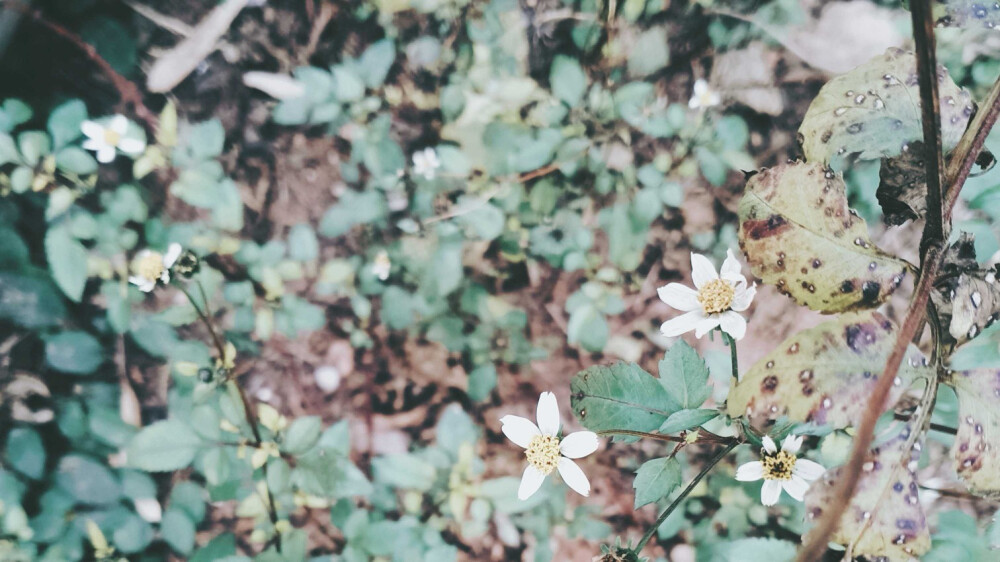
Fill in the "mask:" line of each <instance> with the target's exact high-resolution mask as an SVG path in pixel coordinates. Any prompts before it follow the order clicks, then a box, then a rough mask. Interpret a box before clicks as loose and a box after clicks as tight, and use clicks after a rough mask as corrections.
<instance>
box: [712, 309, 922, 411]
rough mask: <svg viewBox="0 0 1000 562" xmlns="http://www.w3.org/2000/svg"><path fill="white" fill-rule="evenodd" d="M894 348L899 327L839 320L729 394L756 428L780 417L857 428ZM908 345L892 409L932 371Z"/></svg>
mask: <svg viewBox="0 0 1000 562" xmlns="http://www.w3.org/2000/svg"><path fill="white" fill-rule="evenodd" d="M895 341H896V328H895V326H894V325H893V324H892V322H890V321H889V320H888V319H887V318H886V317H885V316H883V315H882V314H881V313H878V312H874V311H871V312H855V313H847V314H842V315H840V316H839V317H837V318H836V319H835V320H830V321H828V322H824V323H823V324H820V325H819V326H816V327H814V328H809V329H808V330H803V331H801V332H799V333H797V334H795V335H793V336H792V337H790V338H788V339H786V340H785V341H784V342H782V343H781V344H780V345H779V346H778V348H777V349H775V350H774V351H772V352H771V353H769V354H768V355H766V356H765V357H764V358H762V359H761V360H760V361H758V362H757V363H755V364H754V365H753V366H752V367H751V368H750V370H749V371H748V372H747V373H746V375H744V376H743V378H742V379H741V380H740V381H739V382H738V383H737V384H736V385H734V386H733V387H732V389H731V390H730V391H729V399H728V402H727V407H728V410H729V415H730V416H733V417H737V416H745V417H746V418H747V420H748V421H749V422H750V424H751V425H753V426H755V427H758V428H762V429H763V428H765V426H767V425H769V424H772V423H774V421H775V420H777V419H778V418H780V417H787V418H789V419H790V420H792V421H797V422H814V423H817V424H829V425H830V426H831V427H833V428H843V427H847V426H850V425H853V424H854V423H856V422H857V421H858V420H859V419H861V416H862V413H863V412H864V410H865V408H866V407H867V405H868V396H869V395H870V394H871V392H872V389H874V388H875V384H876V382H877V381H878V377H879V376H880V375H881V373H882V369H883V368H884V367H885V362H886V359H887V358H888V356H889V353H890V352H891V351H892V346H893V345H894V343H895ZM926 364H927V360H926V359H925V358H924V356H923V355H922V354H921V353H920V351H919V350H918V349H916V347H913V346H911V347H910V349H909V350H908V351H907V354H906V357H905V358H904V360H903V363H902V365H901V367H900V369H899V372H898V374H897V375H896V381H894V384H893V387H892V390H891V392H890V394H889V400H888V404H889V405H892V404H895V402H896V400H898V399H899V397H900V396H901V395H902V394H903V392H904V391H905V390H906V389H907V388H908V387H909V386H910V385H911V384H912V383H913V382H914V381H915V380H916V379H919V378H922V377H928V376H929V375H930V374H931V373H932V370H931V369H930V368H928V367H927V366H926Z"/></svg>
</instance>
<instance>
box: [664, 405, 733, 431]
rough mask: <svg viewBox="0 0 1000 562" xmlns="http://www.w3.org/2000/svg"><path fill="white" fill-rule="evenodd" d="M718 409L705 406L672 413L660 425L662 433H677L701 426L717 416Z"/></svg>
mask: <svg viewBox="0 0 1000 562" xmlns="http://www.w3.org/2000/svg"><path fill="white" fill-rule="evenodd" d="M718 415H719V411H718V410H713V409H710V408H704V409H699V410H680V411H678V412H674V413H672V414H670V417H669V418H667V421H665V422H663V425H661V426H660V433H664V434H668V433H677V432H678V431H686V430H688V429H693V428H696V427H699V426H700V425H702V424H703V423H705V422H707V421H709V420H711V419H714V418H716V417H717V416H718Z"/></svg>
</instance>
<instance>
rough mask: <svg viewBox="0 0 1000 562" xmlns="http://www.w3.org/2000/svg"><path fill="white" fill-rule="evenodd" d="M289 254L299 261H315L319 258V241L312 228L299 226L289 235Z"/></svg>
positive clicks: (294, 227)
mask: <svg viewBox="0 0 1000 562" xmlns="http://www.w3.org/2000/svg"><path fill="white" fill-rule="evenodd" d="M288 254H289V256H290V257H291V258H292V259H294V260H298V261H313V260H315V259H317V258H318V257H319V240H317V239H316V233H315V232H314V231H313V229H312V226H310V225H308V224H297V225H295V226H293V227H292V229H291V231H289V233H288Z"/></svg>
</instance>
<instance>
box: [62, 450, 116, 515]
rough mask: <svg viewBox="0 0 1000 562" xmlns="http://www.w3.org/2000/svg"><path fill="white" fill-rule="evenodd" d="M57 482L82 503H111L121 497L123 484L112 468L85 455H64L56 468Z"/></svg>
mask: <svg viewBox="0 0 1000 562" xmlns="http://www.w3.org/2000/svg"><path fill="white" fill-rule="evenodd" d="M56 482H57V483H58V484H59V487H61V488H62V489H63V490H65V491H66V492H68V493H69V494H70V495H71V496H73V497H74V498H75V499H76V500H77V501H78V502H80V503H85V504H89V505H110V504H114V503H116V502H117V501H118V499H119V498H120V497H121V484H120V483H119V482H118V479H117V478H115V475H114V473H113V472H111V469H109V468H108V467H107V466H105V465H104V463H101V462H98V461H97V460H95V459H93V458H91V457H88V456H84V455H78V454H70V455H66V456H65V457H63V458H62V459H61V460H60V461H59V467H58V468H57V469H56Z"/></svg>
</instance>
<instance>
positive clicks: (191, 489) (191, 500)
mask: <svg viewBox="0 0 1000 562" xmlns="http://www.w3.org/2000/svg"><path fill="white" fill-rule="evenodd" d="M205 497H206V496H205V490H204V489H203V488H202V487H201V486H199V485H197V484H195V483H194V482H191V481H185V482H178V483H177V484H176V485H175V486H174V488H173V489H172V490H170V507H171V508H177V509H181V510H182V511H184V512H185V513H187V514H188V517H190V518H191V520H192V521H194V522H195V523H200V522H201V521H202V520H203V519H204V518H205Z"/></svg>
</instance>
